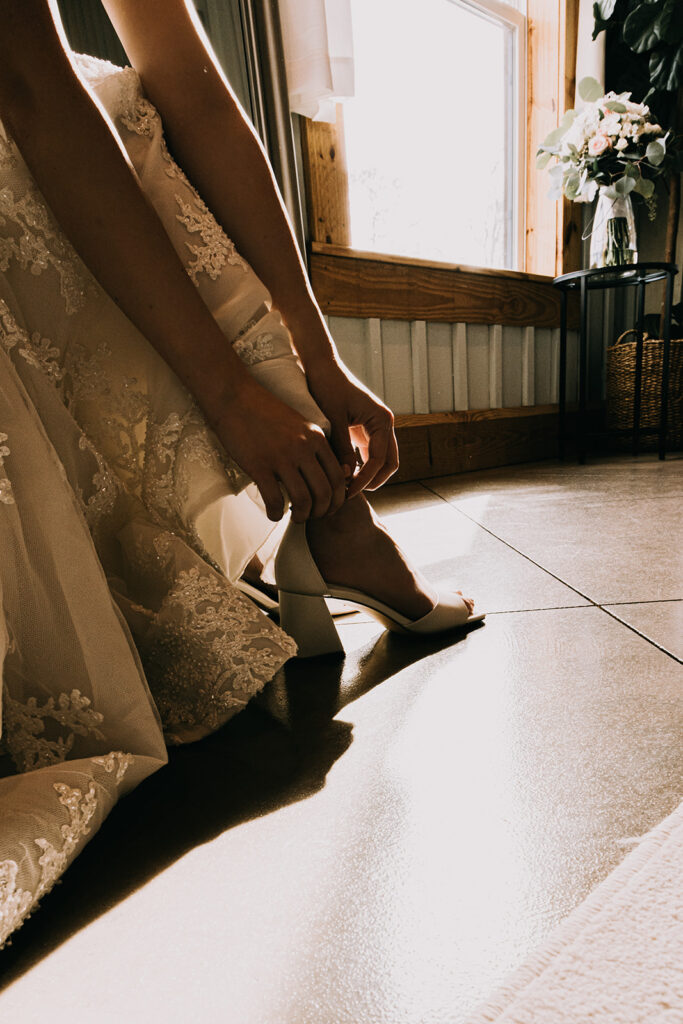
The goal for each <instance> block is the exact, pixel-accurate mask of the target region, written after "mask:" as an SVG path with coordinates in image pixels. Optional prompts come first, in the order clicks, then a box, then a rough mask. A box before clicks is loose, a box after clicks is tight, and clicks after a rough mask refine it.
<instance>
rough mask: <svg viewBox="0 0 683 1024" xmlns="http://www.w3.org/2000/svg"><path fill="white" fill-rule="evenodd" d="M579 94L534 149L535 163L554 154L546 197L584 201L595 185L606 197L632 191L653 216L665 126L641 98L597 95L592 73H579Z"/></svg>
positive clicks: (598, 87)
mask: <svg viewBox="0 0 683 1024" xmlns="http://www.w3.org/2000/svg"><path fill="white" fill-rule="evenodd" d="M579 95H580V96H581V99H583V100H584V101H585V102H586V105H585V106H584V107H583V109H582V110H568V111H567V113H566V114H565V115H564V118H563V119H562V123H561V124H560V126H559V127H558V128H556V129H555V130H554V131H552V132H550V134H549V135H548V136H547V138H545V139H544V140H543V143H542V145H541V146H540V147H539V149H538V152H537V154H536V166H537V167H538V168H539V169H543V168H544V167H546V166H547V165H548V163H549V162H550V160H551V159H552V158H553V157H555V158H556V163H555V164H554V165H553V166H552V167H551V168H550V171H549V173H550V175H551V178H552V188H551V192H550V198H551V199H559V198H561V196H562V195H565V196H566V197H567V199H572V200H573V201H574V202H578V203H589V202H591V201H592V200H593V199H594V198H595V196H596V195H597V193H598V190H600V191H601V192H604V194H605V195H606V196H607V198H608V199H612V200H616V199H619V198H624V197H625V196H628V195H630V193H631V192H635V193H637V194H638V195H641V196H642V197H643V199H644V200H645V202H646V204H647V207H648V213H649V215H650V219H654V216H655V210H656V207H655V184H654V179H655V178H657V177H658V176H659V175H660V174H662V173H663V172H664V170H665V169H666V163H667V162H668V161H667V160H666V158H667V143H668V142H669V141H670V137H671V132H669V131H665V130H664V129H663V128H662V126H661V125H659V124H655V123H654V121H653V120H652V117H651V114H650V108H649V107H647V106H646V105H645V104H644V103H633V102H631V94H630V93H628V92H625V93H621V94H619V95H617V94H616V93H613V92H608V93H607V94H606V95H605V96H603V95H602V86H601V85H600V83H599V82H597V81H596V80H595V79H594V78H584V79H582V81H581V82H580V83H579Z"/></svg>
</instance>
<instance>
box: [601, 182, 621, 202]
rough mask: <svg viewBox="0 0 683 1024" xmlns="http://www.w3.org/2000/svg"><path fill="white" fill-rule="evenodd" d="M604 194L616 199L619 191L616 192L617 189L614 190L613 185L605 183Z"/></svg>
mask: <svg viewBox="0 0 683 1024" xmlns="http://www.w3.org/2000/svg"><path fill="white" fill-rule="evenodd" d="M604 195H606V196H607V198H608V199H618V198H619V193H618V192H617V190H616V188H615V186H614V185H607V186H606V188H605V190H604Z"/></svg>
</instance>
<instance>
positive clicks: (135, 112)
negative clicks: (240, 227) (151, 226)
mask: <svg viewBox="0 0 683 1024" xmlns="http://www.w3.org/2000/svg"><path fill="white" fill-rule="evenodd" d="M119 120H120V122H121V124H122V125H123V126H124V128H127V129H128V130H129V131H131V132H135V133H136V134H137V135H144V136H146V137H147V138H152V137H153V136H154V135H155V134H158V143H159V147H160V152H161V156H162V157H163V159H164V162H165V164H166V174H167V176H168V177H169V178H173V179H175V180H176V181H178V182H180V183H181V184H182V185H183V186H184V188H185V190H186V191H187V193H188V195H189V197H190V202H187V201H185V200H184V199H183V198H182V197H181V196H179V195H176V197H175V199H176V203H177V204H178V208H179V210H180V213H178V214H176V219H177V220H178V222H179V223H180V224H182V225H183V226H184V227H185V228H187V231H188V232H189V233H190V234H192V235H197V234H198V235H199V237H200V238H201V240H202V244H201V245H199V244H196V243H194V242H187V243H186V245H187V248H188V250H189V251H190V252H191V253H192V256H193V259H192V260H191V262H190V263H188V265H187V266H186V268H185V269H186V270H187V273H188V275H189V277H190V278H191V279H192V281H194V283H195V284H196V283H197V275H198V274H200V273H204V274H208V276H209V277H210V278H211V280H212V281H216V280H217V279H218V277H219V276H220V273H221V270H222V269H223V267H224V266H225V264H226V263H230V264H232V265H233V266H239V267H242V268H243V269H244V270H245V271H246V270H247V269H248V264H247V262H246V260H244V259H242V257H241V256H240V254H239V253H238V252H237V250H236V248H235V244H234V242H232V240H231V239H230V238H228V236H227V235H226V234H225V232H224V231H223V228H222V227H221V226H220V224H219V223H218V221H217V220H216V218H215V217H214V216H213V214H212V213H211V211H210V210H209V208H208V207H207V205H206V203H205V202H204V200H203V199H202V198H201V196H199V194H198V193H197V191H196V189H195V188H194V187H193V186H192V184H191V183H190V181H189V180H188V178H187V175H186V174H185V173H184V172H183V171H182V170H181V169H180V167H178V164H177V163H176V162H175V160H174V159H173V157H172V156H171V154H170V153H169V151H168V146H167V145H166V141H165V139H164V137H163V133H162V126H161V118H160V117H159V114H158V112H157V111H156V109H155V108H154V107H153V106H152V104H151V103H150V102H149V100H146V99H145V98H144V97H142V96H139V97H138V98H137V100H136V102H135V104H134V106H133V108H132V110H130V111H129V112H128V113H126V114H122V115H120V117H119Z"/></svg>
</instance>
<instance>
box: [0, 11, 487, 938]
mask: <svg viewBox="0 0 683 1024" xmlns="http://www.w3.org/2000/svg"><path fill="white" fill-rule="evenodd" d="M103 2H104V6H105V8H106V10H107V12H108V14H109V16H110V18H111V20H112V22H113V23H114V26H115V28H116V30H117V32H118V34H119V36H120V38H121V41H122V43H123V45H124V47H125V49H126V52H127V53H128V55H129V58H130V60H131V62H132V64H133V68H125V69H121V68H116V67H114V66H113V65H111V64H108V63H107V62H104V61H99V60H95V59H93V58H88V57H81V56H76V55H74V54H72V53H71V52H70V51H69V48H68V45H67V43H66V40H65V38H64V33H63V30H62V26H61V23H60V20H59V15H58V12H57V4H56V0H22V3H18V2H17V0H0V15H1V16H2V25H3V30H2V33H1V34H0V674H1V677H2V733H1V744H0V769H1V770H0V775H2V777H1V778H0V944H1V943H2V942H3V941H4V940H5V939H6V938H7V937H8V936H9V935H10V934H11V932H12V931H13V930H14V929H15V928H17V927H18V926H19V925H20V924H21V922H22V921H23V920H24V919H25V917H26V916H27V915H28V914H29V913H30V911H31V910H32V909H33V908H34V907H35V905H36V904H37V902H38V901H39V900H40V898H41V897H42V896H43V895H44V894H45V893H46V892H47V891H48V890H49V889H50V888H51V886H52V885H53V884H54V882H55V881H56V879H57V878H58V877H59V875H60V874H61V873H62V872H63V871H64V869H65V868H66V867H67V866H68V864H69V863H70V862H71V861H72V860H73V858H74V857H75V856H76V854H77V853H78V851H79V850H80V849H81V848H82V846H83V845H84V843H85V842H87V840H88V839H89V838H90V837H91V836H92V834H93V833H94V832H95V831H96V829H97V828H98V826H99V824H100V823H101V822H102V820H103V819H104V817H105V816H106V815H107V813H108V812H109V810H110V809H111V807H112V806H113V804H114V803H115V801H116V800H117V799H118V797H119V796H120V795H122V794H123V793H125V792H127V791H128V790H130V789H131V788H132V787H133V786H135V785H136V784H137V783H139V782H140V781H141V780H142V779H143V778H145V777H146V776H147V775H149V774H150V773H151V772H153V771H154V770H156V769H157V768H158V767H160V766H161V765H162V764H163V763H164V761H165V756H166V755H165V749H166V747H165V744H166V743H181V742H187V741H191V740H195V739H199V738H201V737H202V736H205V735H206V734H207V733H208V732H210V731H211V730H213V729H216V728H217V727H219V726H220V725H222V724H223V723H224V722H225V721H227V720H228V719H229V718H230V717H231V716H232V715H234V714H235V713H236V712H237V711H239V710H240V709H241V708H242V707H244V705H245V704H246V703H247V702H248V701H249V700H250V698H251V697H252V696H253V695H254V694H255V693H257V692H258V691H259V690H260V689H261V688H262V687H263V686H264V685H265V683H266V682H267V681H268V680H269V679H270V678H272V676H273V675H274V673H275V672H276V671H277V669H278V668H279V667H280V666H281V665H282V664H283V663H284V661H286V660H287V659H288V658H290V657H292V656H293V655H294V654H295V653H296V650H297V647H296V644H298V648H299V653H300V654H303V655H307V654H317V653H324V652H327V651H332V650H339V649H340V646H339V642H338V638H337V636H336V631H335V628H334V626H333V624H332V620H331V618H330V616H329V613H328V612H327V608H326V605H325V602H324V597H325V596H326V595H328V596H329V595H334V596H341V597H343V598H344V599H347V600H349V599H350V600H355V601H356V602H359V603H362V604H363V605H365V606H366V607H367V608H368V609H369V610H370V611H371V612H373V613H374V614H376V615H377V616H378V617H379V618H380V619H381V620H382V621H383V622H384V623H385V624H387V625H389V627H390V628H395V629H401V630H403V631H408V632H418V633H419V632H436V631H440V630H443V629H448V628H452V627H454V626H457V625H463V624H465V623H466V622H469V621H474V619H475V618H481V616H473V615H472V610H473V602H472V601H471V600H470V599H468V598H463V597H462V596H459V595H458V594H451V595H444V594H441V595H437V594H436V593H435V592H434V591H433V590H432V588H431V587H430V586H429V585H428V583H427V582H426V581H425V580H424V579H423V578H422V577H421V576H420V575H419V574H418V573H416V572H415V571H413V570H412V568H411V567H410V566H409V565H408V563H407V562H406V560H405V559H404V557H403V556H402V554H401V552H400V551H399V550H398V548H397V547H396V546H395V544H394V542H393V541H392V540H391V538H390V537H389V536H388V534H387V533H386V532H385V531H384V530H383V528H382V527H381V525H380V524H379V523H378V522H377V521H376V519H375V518H374V516H373V514H372V511H371V509H370V506H369V505H368V503H367V501H366V499H365V497H364V495H363V491H365V490H368V489H375V488H377V487H379V486H381V485H382V484H383V483H384V482H385V481H386V480H387V479H388V478H389V477H390V476H391V474H392V473H393V472H394V471H395V469H396V467H397V464H398V460H397V447H396V439H395V436H394V432H393V425H392V416H391V413H390V412H389V410H388V409H387V408H386V407H385V406H384V405H383V404H382V403H381V402H380V401H379V400H378V399H377V398H376V397H375V396H374V395H372V394H371V393H370V392H369V391H368V390H367V389H366V388H364V387H363V386H362V385H361V384H359V382H358V381H356V380H355V379H354V378H353V377H352V376H351V375H350V374H349V372H348V371H347V369H346V368H345V367H344V366H343V365H342V363H341V362H340V360H339V358H338V355H337V353H336V351H335V348H334V344H333V342H332V340H331V338H330V336H329V333H328V331H327V328H326V325H325V321H324V319H323V317H322V315H321V312H320V310H319V308H318V306H317V304H316V302H315V299H314V297H313V295H312V293H311V290H310V287H309V285H308V282H307V279H306V275H305V271H304V268H303V265H302V262H301V259H300V256H299V253H298V250H297V247H296V243H295V241H294V239H293V236H292V232H291V229H290V226H289V223H288V221H287V217H286V214H285V212H284V209H283V205H282V202H281V200H280V197H279V194H278V191H277V188H276V186H275V184H274V180H273V177H272V172H271V170H270V167H269V165H268V163H267V160H266V157H265V154H264V152H263V149H262V148H261V145H260V143H259V141H258V140H257V137H256V136H255V134H254V132H253V130H252V129H251V127H250V125H249V123H248V121H247V120H246V118H245V116H244V114H243V112H242V110H241V109H240V107H239V104H238V103H237V101H236V99H235V97H234V95H233V93H232V92H231V90H230V88H229V86H228V85H227V83H226V82H225V79H224V78H223V76H222V74H221V72H220V70H219V69H218V67H217V65H216V62H215V60H214V58H213V56H212V55H211V53H210V51H209V50H208V49H207V47H206V45H205V42H204V40H203V37H202V33H201V29H199V28H198V25H197V21H196V16H195V15H194V13H193V11H192V9H191V6H190V4H189V2H188V3H185V2H184V0H145V3H139V2H138V0H103ZM160 115H161V116H163V131H162V121H161V116H160ZM181 167H182V168H183V170H181V169H180V168H181ZM190 182H191V183H192V184H190ZM200 196H201V197H202V198H200ZM226 232H228V233H229V235H230V237H228V235H227V234H226ZM292 346H293V347H292ZM356 448H358V449H359V450H360V453H361V457H362V458H361V461H362V465H361V466H360V468H358V467H357V465H356V455H355V449H356ZM288 507H289V508H291V517H290V525H289V526H288V527H287V528H286V532H285V533H284V539H283V529H282V524H283V523H284V522H285V520H284V519H283V517H284V516H285V512H286V510H287V508H288ZM278 545H279V553H278V555H277V558H276V563H275V571H276V579H277V583H278V586H279V591H280V622H281V627H282V628H278V627H277V626H276V625H275V624H274V622H272V621H271V620H270V619H269V618H267V617H266V616H265V615H263V614H262V613H261V611H260V610H259V609H258V608H256V607H255V606H254V605H253V604H252V603H251V602H250V601H249V600H247V598H245V597H244V596H243V595H242V594H241V593H240V591H239V590H238V589H237V587H236V586H234V585H233V584H234V581H236V580H239V578H240V576H241V575H242V574H243V573H244V572H245V571H247V572H249V571H253V567H254V566H255V565H256V564H260V563H262V562H264V561H267V560H268V559H269V558H271V556H272V555H273V553H274V552H275V550H276V549H277V548H278ZM255 556H257V557H255ZM292 637H293V639H292ZM294 641H296V644H295V642H294Z"/></svg>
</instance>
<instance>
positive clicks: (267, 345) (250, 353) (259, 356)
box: [232, 332, 274, 366]
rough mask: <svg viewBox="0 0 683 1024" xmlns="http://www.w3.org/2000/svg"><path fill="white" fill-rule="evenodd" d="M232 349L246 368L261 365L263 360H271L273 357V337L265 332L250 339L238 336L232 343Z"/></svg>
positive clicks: (247, 336)
mask: <svg viewBox="0 0 683 1024" xmlns="http://www.w3.org/2000/svg"><path fill="white" fill-rule="evenodd" d="M232 347H233V348H234V350H235V352H236V353H237V355H238V356H239V357H240V359H241V360H242V362H243V363H245V364H246V365H247V366H254V365H255V364H256V363H262V362H263V360H264V359H272V357H273V355H274V349H273V335H272V334H268V333H267V332H266V333H264V334H257V335H254V336H252V337H250V336H249V335H246V336H244V337H243V336H242V335H240V336H239V337H238V338H237V339H236V340H235V341H234V342H233V344H232Z"/></svg>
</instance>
